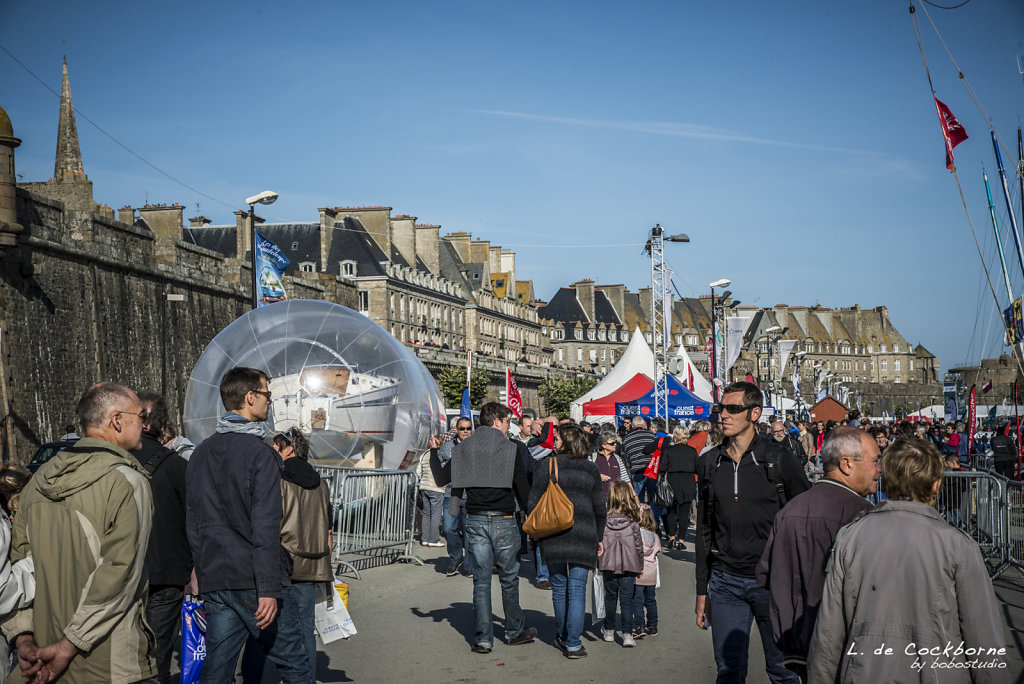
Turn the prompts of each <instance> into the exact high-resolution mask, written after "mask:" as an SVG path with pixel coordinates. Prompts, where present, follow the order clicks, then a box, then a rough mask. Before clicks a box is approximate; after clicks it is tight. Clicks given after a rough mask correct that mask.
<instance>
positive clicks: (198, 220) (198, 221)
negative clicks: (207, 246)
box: [188, 216, 210, 228]
mask: <svg viewBox="0 0 1024 684" xmlns="http://www.w3.org/2000/svg"><path fill="white" fill-rule="evenodd" d="M208 225H210V219H208V218H206V217H205V216H193V217H192V218H190V219H189V220H188V227H189V228H202V227H203V226H208Z"/></svg>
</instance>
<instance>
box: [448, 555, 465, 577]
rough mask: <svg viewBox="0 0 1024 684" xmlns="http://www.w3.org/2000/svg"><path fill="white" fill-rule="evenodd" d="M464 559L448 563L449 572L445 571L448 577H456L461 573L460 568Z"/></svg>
mask: <svg viewBox="0 0 1024 684" xmlns="http://www.w3.org/2000/svg"><path fill="white" fill-rule="evenodd" d="M462 562H463V559H462V558H460V559H459V560H457V561H455V562H454V563H451V562H449V563H448V572H446V573H444V574H445V576H446V577H455V576H456V575H458V574H459V568H461V567H462Z"/></svg>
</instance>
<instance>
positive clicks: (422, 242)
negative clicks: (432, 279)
mask: <svg viewBox="0 0 1024 684" xmlns="http://www.w3.org/2000/svg"><path fill="white" fill-rule="evenodd" d="M415 228H416V234H415V240H416V254H417V256H419V258H420V259H422V260H423V263H424V264H426V265H427V268H428V269H430V272H431V273H433V274H434V275H441V254H440V251H439V249H440V244H439V242H438V237H437V236H438V233H439V232H440V230H441V226H432V225H430V224H426V225H416V226H415Z"/></svg>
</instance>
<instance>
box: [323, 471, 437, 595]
mask: <svg viewBox="0 0 1024 684" xmlns="http://www.w3.org/2000/svg"><path fill="white" fill-rule="evenodd" d="M314 467H315V468H316V470H317V472H318V473H320V477H321V478H323V479H324V480H326V481H327V482H328V487H329V489H330V495H331V515H332V518H333V521H334V528H333V529H334V545H333V547H332V553H331V560H332V561H333V562H334V563H336V564H337V565H338V567H339V568H340V567H341V566H344V567H346V568H348V569H349V570H351V571H352V572H353V573H354V574H355V576H356V579H359V570H358V569H356V567H355V565H353V564H352V563H351V562H350V561H347V560H345V559H343V558H342V556H350V555H353V554H366V553H368V552H370V551H375V550H378V549H389V548H392V547H397V548H398V549H399V553H398V555H397V556H395V558H394V559H393V560H407V561H412V562H414V563H418V564H419V565H423V561H422V559H420V558H418V557H417V556H416V554H414V553H413V532H414V529H413V528H414V527H415V521H416V507H415V503H416V497H417V491H418V489H419V478H418V477H417V475H416V473H414V472H412V471H408V470H376V469H362V468H343V467H341V466H323V465H318V466H314Z"/></svg>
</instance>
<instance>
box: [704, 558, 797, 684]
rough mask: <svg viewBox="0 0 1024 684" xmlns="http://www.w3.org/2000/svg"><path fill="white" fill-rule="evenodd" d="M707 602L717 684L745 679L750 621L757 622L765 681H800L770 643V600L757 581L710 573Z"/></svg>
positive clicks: (717, 572)
mask: <svg viewBox="0 0 1024 684" xmlns="http://www.w3.org/2000/svg"><path fill="white" fill-rule="evenodd" d="M708 601H709V602H710V605H711V641H712V643H713V644H714V648H715V664H716V665H717V666H718V679H717V682H718V683H719V684H726V683H732V682H743V681H745V680H746V677H747V651H748V649H749V646H750V622H751V620H752V619H753V620H756V621H757V629H758V631H759V632H760V633H761V645H762V647H763V648H764V661H765V669H766V670H767V671H768V679H770V680H771V681H772V683H773V684H782V683H786V684H797V682H799V681H800V680H799V678H798V677H797V675H796V674H794V673H793V672H792V671H790V670H788V669H786V666H785V665H783V663H782V651H780V650H779V648H778V646H776V645H775V642H774V641H773V640H772V623H771V615H770V608H769V604H770V603H771V598H770V596H769V594H768V590H767V589H764V588H762V587H760V586H758V584H757V580H755V579H754V578H753V577H737V576H736V575H730V574H728V573H725V572H722V571H721V570H712V571H711V581H710V583H709V584H708Z"/></svg>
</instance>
